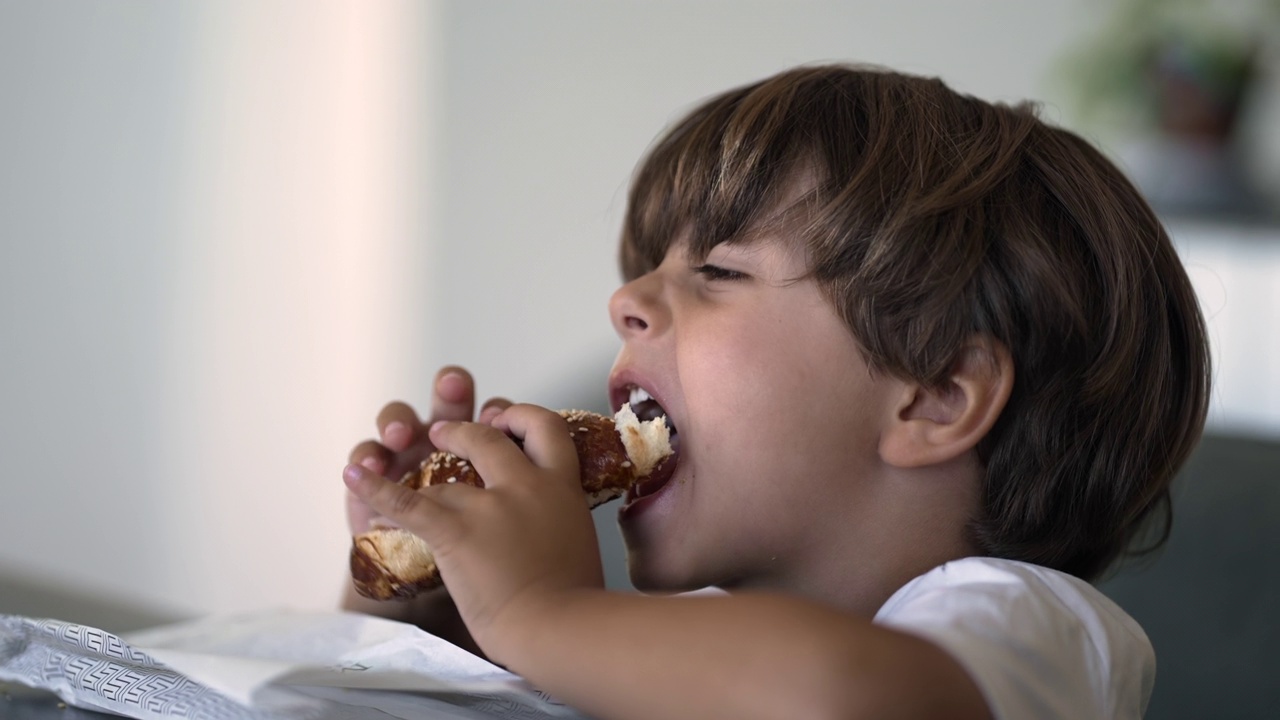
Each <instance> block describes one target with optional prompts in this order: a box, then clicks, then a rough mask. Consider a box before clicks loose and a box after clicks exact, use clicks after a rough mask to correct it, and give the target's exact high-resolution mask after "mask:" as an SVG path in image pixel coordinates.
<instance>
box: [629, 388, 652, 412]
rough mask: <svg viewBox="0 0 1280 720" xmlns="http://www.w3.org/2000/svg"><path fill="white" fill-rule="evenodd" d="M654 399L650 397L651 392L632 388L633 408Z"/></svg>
mask: <svg viewBox="0 0 1280 720" xmlns="http://www.w3.org/2000/svg"><path fill="white" fill-rule="evenodd" d="M652 399H653V396H652V395H650V394H649V391H647V390H645V389H644V388H639V387H633V388H631V407H635V406H636V405H639V404H640V403H642V402H644V401H645V400H652Z"/></svg>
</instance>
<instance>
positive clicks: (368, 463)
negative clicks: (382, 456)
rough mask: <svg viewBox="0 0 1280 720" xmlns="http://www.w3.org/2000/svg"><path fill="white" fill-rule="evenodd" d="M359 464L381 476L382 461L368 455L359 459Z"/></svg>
mask: <svg viewBox="0 0 1280 720" xmlns="http://www.w3.org/2000/svg"><path fill="white" fill-rule="evenodd" d="M360 464H361V465H363V466H365V467H367V468H369V469H370V470H372V471H373V472H376V473H378V474H382V470H383V467H382V461H381V460H379V459H378V458H376V457H374V456H372V455H368V456H365V457H363V458H361V459H360Z"/></svg>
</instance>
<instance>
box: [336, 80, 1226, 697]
mask: <svg viewBox="0 0 1280 720" xmlns="http://www.w3.org/2000/svg"><path fill="white" fill-rule="evenodd" d="M621 259H622V269H623V274H624V276H625V277H626V279H627V283H626V284H625V285H624V286H623V287H622V288H621V289H620V290H618V291H617V293H616V294H615V295H614V297H613V298H612V300H611V302H610V308H609V309H610V315H611V317H612V320H613V323H614V326H615V328H616V329H617V332H618V334H619V336H620V337H621V338H622V341H623V347H622V350H621V353H620V354H619V356H618V359H617V361H616V363H615V365H614V368H613V371H612V373H611V375H610V379H609V392H610V399H611V401H612V403H613V405H614V407H617V406H619V405H621V404H622V403H623V402H625V401H627V400H629V399H631V400H633V401H634V402H635V404H636V405H637V406H638V408H640V409H641V410H642V411H644V412H646V413H647V414H653V413H664V414H666V416H667V417H668V418H669V421H670V424H671V425H672V428H673V432H674V433H675V437H676V440H675V445H676V448H677V456H678V461H677V462H678V464H677V467H676V472H675V474H674V476H673V478H672V479H671V480H670V481H669V482H667V483H666V484H664V485H662V486H661V487H659V488H652V487H646V488H645V489H644V490H643V491H642V492H641V493H633V494H632V495H631V496H629V497H628V498H627V499H626V501H625V502H624V504H623V506H622V508H621V510H620V511H619V523H620V526H621V529H622V533H623V536H624V538H625V540H626V543H627V547H628V567H629V571H630V574H631V577H632V579H633V581H634V583H635V584H636V586H637V587H638V588H640V589H641V590H644V591H649V592H655V593H656V592H670V591H685V590H693V589H696V588H702V587H708V586H714V587H717V588H720V589H722V590H724V591H727V594H725V593H720V594H698V595H697V596H693V597H689V596H684V597H669V596H667V597H664V596H657V595H634V594H621V593H610V592H606V591H605V590H604V589H603V585H602V580H601V577H602V574H601V569H600V558H599V556H598V552H597V550H596V545H595V538H594V533H593V530H592V525H591V521H590V518H589V516H588V513H587V511H586V510H585V507H584V503H583V498H582V492H581V490H580V489H579V488H578V487H577V482H576V476H577V470H576V467H577V459H576V456H575V455H574V453H573V449H572V448H573V446H572V444H571V442H570V441H569V438H568V434H567V431H566V428H565V426H564V423H563V421H562V420H561V419H560V418H559V417H558V416H557V415H556V414H554V413H552V412H551V411H549V410H546V409H543V408H538V407H534V406H529V405H510V406H509V405H508V403H506V402H505V401H495V402H492V403H490V404H489V405H488V406H487V407H486V408H485V409H484V410H483V411H482V412H481V415H480V417H479V422H478V423H466V422H457V421H458V420H465V419H467V418H469V417H470V414H471V402H472V394H473V391H472V385H471V380H470V378H469V377H468V376H467V375H466V374H465V373H464V372H462V371H461V370H458V369H446V371H444V372H442V374H441V376H439V377H438V378H437V383H436V397H435V398H434V401H433V408H432V413H431V418H432V420H434V421H447V422H434V423H433V424H431V425H429V426H426V425H423V424H421V423H420V422H419V421H418V419H417V416H416V415H415V414H414V413H413V411H412V410H410V409H409V408H408V407H406V406H404V405H402V404H392V405H389V406H388V407H387V408H386V409H385V410H384V411H383V413H382V414H381V415H380V416H379V422H378V426H379V429H380V434H381V441H380V442H375V441H369V442H366V443H364V444H362V445H360V446H358V447H357V448H356V449H355V450H353V451H352V457H351V459H352V464H351V465H349V466H348V467H347V469H346V470H345V471H344V479H345V481H346V483H347V486H348V487H349V488H350V490H351V502H350V507H351V516H352V518H351V519H352V524H353V528H352V529H353V531H354V532H359V531H361V530H363V529H364V527H366V526H367V523H368V521H369V518H370V517H371V516H372V514H373V513H375V512H376V513H380V514H382V515H384V516H386V517H388V518H390V519H391V520H393V521H395V522H398V523H400V524H401V525H402V526H403V527H405V528H407V529H409V530H411V531H412V532H415V533H418V534H420V535H421V536H422V537H423V538H424V539H425V540H426V541H427V542H428V543H429V544H430V545H431V546H432V548H433V549H434V551H435V555H436V558H437V561H438V563H439V566H440V568H441V573H442V575H443V577H444V578H445V580H446V582H447V583H448V590H449V594H450V596H451V600H450V598H448V597H445V596H444V595H443V593H439V594H437V596H436V597H434V598H427V599H423V600H421V601H419V602H416V603H413V604H408V605H397V606H392V609H388V608H386V607H382V606H379V605H378V604H376V603H371V602H369V601H362V600H358V599H355V598H354V597H349V598H348V600H347V602H346V603H345V606H346V607H348V608H352V609H363V610H367V611H371V612H377V613H379V614H382V615H388V616H393V617H399V618H401V619H406V620H410V621H414V622H418V623H420V624H422V625H423V626H424V627H427V628H428V629H432V630H434V631H436V632H439V633H444V634H448V635H449V636H450V637H458V638H460V640H461V641H463V642H470V641H471V640H473V641H474V643H475V645H474V646H473V647H478V649H479V650H481V651H483V652H484V653H486V654H487V655H488V656H489V657H490V658H492V659H493V660H494V661H496V662H499V663H502V664H504V665H506V666H507V667H508V668H510V669H511V670H512V671H513V672H517V673H519V674H521V675H523V676H525V677H527V678H528V679H529V680H530V681H531V682H533V683H534V684H536V685H538V686H539V687H541V688H543V689H545V690H546V691H548V692H550V693H551V694H553V695H555V696H557V697H558V698H560V699H562V700H564V701H565V702H568V703H569V704H571V705H574V706H576V707H578V708H580V709H581V710H583V711H585V712H587V713H590V714H593V715H596V716H599V717H602V718H632V717H634V718H677V717H689V718H707V717H733V718H750V717H785V718H796V717H802V718H823V717H842V718H845V717H876V718H879V717H890V716H894V717H963V718H968V717H973V718H980V717H1017V718H1027V717H1037V718H1043V717H1138V716H1140V715H1141V713H1142V712H1143V709H1144V708H1145V705H1146V700H1147V697H1148V696H1149V693H1150V689H1151V685H1152V682H1153V679H1154V656H1153V654H1152V651H1151V647H1150V644H1149V643H1148V641H1147V639H1146V637H1145V635H1144V634H1143V633H1142V630H1141V629H1140V628H1139V627H1138V626H1137V625H1136V623H1134V622H1133V620H1132V619H1130V618H1129V617H1128V616H1126V615H1125V614H1124V613H1123V612H1122V611H1121V610H1120V609H1119V608H1118V607H1116V606H1115V605H1114V604H1112V603H1111V602H1109V601H1108V600H1107V599H1106V598H1105V597H1103V596H1102V595H1101V594H1100V593H1098V592H1097V591H1096V590H1094V589H1093V588H1092V587H1091V586H1089V585H1088V584H1087V582H1085V581H1087V580H1091V579H1094V578H1097V577H1098V576H1099V575H1100V574H1101V573H1103V572H1104V571H1105V570H1106V569H1107V568H1108V567H1109V566H1111V565H1112V563H1113V562H1114V561H1115V560H1117V559H1118V558H1119V557H1120V556H1121V555H1122V554H1123V553H1124V552H1125V551H1126V550H1133V549H1135V544H1138V543H1140V541H1142V540H1144V539H1149V538H1148V537H1147V536H1144V534H1143V533H1144V531H1145V530H1146V529H1147V528H1149V527H1150V526H1151V525H1152V522H1150V521H1164V524H1163V525H1160V524H1159V523H1158V522H1157V523H1156V525H1157V527H1156V528H1155V530H1156V532H1157V534H1156V535H1155V536H1154V538H1155V542H1154V543H1153V544H1154V545H1158V544H1159V543H1160V542H1162V541H1163V539H1164V538H1163V536H1162V535H1160V534H1159V533H1160V531H1161V530H1163V529H1165V528H1167V520H1168V517H1167V509H1168V499H1169V484H1170V481H1171V478H1172V476H1173V474H1174V473H1175V471H1176V470H1177V469H1178V467H1179V466H1180V465H1181V464H1182V462H1183V460H1184V459H1185V458H1186V457H1187V455H1188V454H1189V453H1190V451H1191V449H1192V448H1193V446H1194V444H1195V443H1196V441H1197V439H1198V437H1199V435H1200V432H1201V429H1202V426H1203V422H1204V416H1205V412H1206V403H1207V397H1208V376H1209V360H1208V352H1207V348H1206V341H1205V333H1204V328H1203V321H1202V318H1201V316H1200V313H1199V310H1198V308H1197V304H1196V300H1195V297H1194V295H1193V293H1192V290H1191V286H1190V283H1189V282H1188V280H1187V277H1186V275H1185V273H1184V271H1183V269H1182V267H1181V265H1180V263H1179V261H1178V259H1177V256H1176V254H1175V253H1174V250H1173V248H1172V246H1171V244H1170V242H1169V240H1168V237H1167V236H1166V234H1165V232H1164V230H1163V229H1162V228H1161V226H1160V224H1159V222H1158V220H1157V219H1156V218H1155V216H1154V215H1153V214H1152V212H1151V210H1150V209H1149V208H1148V206H1147V205H1146V204H1145V203H1144V202H1143V200H1142V199H1141V198H1140V196H1139V195H1138V194H1137V193H1136V192H1135V191H1134V189H1133V188H1132V186H1131V185H1130V184H1129V183H1128V182H1127V181H1126V180H1125V179H1124V178H1123V176H1122V175H1121V173H1120V172H1118V171H1117V170H1116V169H1115V168H1114V167H1113V166H1112V165H1111V164H1110V163H1109V162H1107V161H1106V160H1105V159H1104V158H1103V157H1102V156H1101V155H1100V154H1099V153H1098V152H1096V151H1095V150H1094V149H1093V148H1091V147H1090V146H1089V145H1088V144H1087V143H1085V142H1083V141H1082V140H1080V139H1079V138H1077V137H1076V136H1074V135H1072V134H1070V133H1068V132H1065V131H1062V130H1059V129H1054V128H1050V127H1048V126H1046V125H1045V124H1043V123H1041V122H1040V121H1039V120H1037V119H1036V118H1035V117H1034V114H1033V113H1032V111H1031V110H1030V109H1028V108H1026V107H1017V108H1010V107H1005V106H993V105H990V104H987V103H984V102H982V101H979V100H976V99H973V98H969V97H965V96H961V95H958V94H956V93H954V92H952V91H951V90H949V89H948V88H946V87H945V86H944V85H943V84H942V83H941V82H939V81H936V80H927V79H922V78H916V77H909V76H903V75H900V74H896V73H891V72H886V71H881V70H877V69H867V68H850V67H804V68H799V69H796V70H792V71H789V72H784V73H782V74H780V75H777V76H775V77H772V78H769V79H766V80H764V81H762V82H759V83H755V84H753V85H749V86H747V87H743V88H739V89H736V90H733V91H730V92H728V93H725V94H723V95H720V96H718V97H715V98H712V99H711V100H709V101H707V102H705V103H704V104H703V105H701V106H700V107H698V108H696V109H694V110H693V111H692V112H691V113H690V114H689V115H688V116H687V117H686V118H685V119H684V120H683V121H682V122H680V123H679V124H677V125H676V126H675V127H673V128H672V129H671V130H670V131H669V132H668V133H667V134H666V135H665V136H664V137H663V138H662V139H661V140H660V141H659V142H658V143H657V145H655V146H654V148H653V149H652V150H651V151H650V153H649V155H648V157H647V158H646V159H645V160H644V161H643V162H642V164H641V166H640V169H639V171H638V173H637V175H636V178H635V182H634V185H633V188H632V191H631V195H630V198H629V204H628V209H627V215H626V219H625V222H624V228H623V234H622V247H621ZM511 438H518V439H520V440H522V442H523V449H521V447H520V446H517V445H516V444H515V443H514V442H513V441H512V439H511ZM432 445H434V446H436V447H439V448H442V449H444V450H448V451H451V452H455V453H457V454H459V455H461V456H462V457H464V458H469V459H470V460H471V462H472V463H473V464H474V465H475V467H476V468H477V470H479V472H480V474H481V475H482V476H484V477H485V478H486V482H487V483H488V487H487V488H486V489H484V490H478V489H475V488H468V487H459V486H456V485H450V486H440V487H435V488H430V489H429V490H427V491H422V492H419V493H413V492H410V491H408V490H405V489H403V488H400V487H398V486H396V485H394V484H392V483H390V482H388V481H387V480H386V479H385V478H384V477H382V476H383V475H390V476H392V477H395V476H397V475H398V474H399V473H400V472H403V471H404V470H405V469H407V468H408V467H411V466H412V464H413V463H415V462H416V461H417V460H418V459H420V458H421V457H422V455H423V453H425V452H426V451H427V450H428V449H429V447H430V446H432ZM637 495H641V496H639V497H637ZM1166 532H1167V531H1166ZM1151 544H1152V543H1148V545H1151ZM450 602H453V603H456V609H457V617H460V619H461V621H462V623H464V624H465V628H460V627H457V626H455V627H452V628H450V627H447V626H445V625H442V624H440V623H441V622H442V619H444V618H447V617H448V615H449V613H448V612H447V611H448V609H449V603H450ZM460 630H465V631H466V634H464V633H459V632H458V631H460ZM468 634H469V635H468Z"/></svg>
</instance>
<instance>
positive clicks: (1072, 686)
mask: <svg viewBox="0 0 1280 720" xmlns="http://www.w3.org/2000/svg"><path fill="white" fill-rule="evenodd" d="M875 622H876V623H878V624H880V625H884V626H887V627H892V628H894V629H897V630H900V631H903V632H908V633H912V634H916V635H920V636H923V637H925V638H927V639H929V640H931V641H933V642H935V643H937V644H938V645H939V646H941V647H942V648H943V649H944V650H946V651H947V652H949V653H950V654H951V655H952V656H953V657H954V658H955V659H956V660H957V661H958V662H959V663H960V664H961V665H962V666H964V668H965V669H966V670H967V671H968V672H969V673H970V675H971V676H972V677H973V679H974V681H975V682H976V683H977V684H978V686H979V687H980V688H981V689H982V691H983V694H984V695H985V696H986V699H987V701H988V703H989V704H990V706H991V708H992V710H993V712H994V714H995V716H996V717H998V718H1002V717H1043V718H1050V717H1064V718H1065V717H1115V718H1129V717H1133V718H1138V717H1141V716H1142V713H1143V711H1145V709H1146V704H1147V699H1148V698H1149V697H1150V694H1151V688H1152V685H1153V684H1154V681H1155V653H1154V651H1153V650H1152V648H1151V643H1150V641H1149V640H1148V639H1147V636H1146V633H1144V632H1143V631H1142V628H1141V627H1140V626H1139V625H1138V623H1137V622H1136V621H1134V620H1133V618H1131V617H1129V615H1128V614H1126V613H1125V612H1124V610H1122V609H1121V608H1120V607H1119V606H1118V605H1116V604H1115V603H1114V602H1112V601H1111V600H1110V599H1108V598H1107V597H1106V596H1104V595H1103V594H1102V593H1101V592H1099V591H1098V590H1097V589H1096V588H1094V587H1093V586H1092V585H1090V584H1088V583H1086V582H1084V581H1083V580H1080V579H1078V578H1075V577H1072V576H1070V575H1067V574H1065V573H1061V572H1058V571H1056V570H1050V569H1049V568H1044V567H1040V566H1038V565H1032V564H1029V563H1022V562H1017V561H1013V560H1000V559H996V558H979V557H974V558H965V559H963V560H956V561H953V562H949V563H946V564H944V565H941V566H939V567H937V568H934V569H933V570H931V571H929V572H927V573H925V574H924V575H921V576H920V577H918V578H916V579H914V580H912V581H911V582H909V583H907V584H906V585H904V586H903V587H902V588H901V589H900V590H898V592H896V593H894V595H893V596H892V597H890V598H889V600H888V601H887V602H886V603H885V604H884V606H883V607H881V608H880V611H879V612H878V613H877V614H876V617H875Z"/></svg>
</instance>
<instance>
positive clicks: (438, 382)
mask: <svg viewBox="0 0 1280 720" xmlns="http://www.w3.org/2000/svg"><path fill="white" fill-rule="evenodd" d="M510 405H511V403H510V401H507V400H504V399H502V398H493V399H490V400H488V401H486V402H485V404H484V407H483V408H482V409H481V411H480V418H479V419H480V421H481V422H488V421H489V420H491V419H492V418H493V417H494V416H496V415H497V414H498V413H499V412H501V411H502V410H504V409H505V408H507V407H508V406H510ZM474 409H475V382H474V381H473V380H472V379H471V374H470V373H468V372H467V371H466V370H464V369H463V368H460V367H456V366H448V367H444V368H441V369H440V371H439V372H438V373H436V377H435V383H434V387H433V391H432V395H431V415H430V416H429V417H428V418H427V421H426V422H425V423H424V422H422V421H420V420H419V419H418V414H417V413H416V412H414V410H413V408H411V407H409V406H408V405H406V404H405V403H402V402H392V403H388V404H387V405H386V406H385V407H383V408H382V411H381V412H379V413H378V418H377V427H378V438H379V439H377V440H372V439H370V440H365V441H364V442H362V443H360V444H358V445H356V446H355V447H354V448H352V449H351V454H350V455H349V456H348V458H347V461H348V462H350V463H353V464H356V465H360V466H363V467H365V468H368V469H369V470H371V471H373V472H375V473H377V474H379V475H385V476H386V477H389V478H391V479H393V480H399V479H400V478H401V477H403V476H404V474H405V473H407V472H409V471H410V470H416V469H417V468H418V465H419V464H420V463H421V462H422V461H423V460H424V459H426V457H427V456H428V455H430V454H431V453H432V452H435V450H436V448H435V446H434V445H432V444H431V441H430V439H429V438H428V437H427V428H429V427H430V426H431V423H433V422H436V421H440V420H455V421H458V420H470V419H471V417H472V413H473V412H474ZM377 518H378V513H377V511H375V510H374V509H373V508H370V507H369V506H368V505H367V504H365V502H364V501H362V500H361V499H360V498H358V497H356V496H355V495H353V494H352V493H350V492H348V493H347V524H348V525H349V526H350V529H351V534H352V535H359V534H360V533H363V532H366V531H368V530H369V526H370V523H371V522H372V521H373V520H375V519H377Z"/></svg>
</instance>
